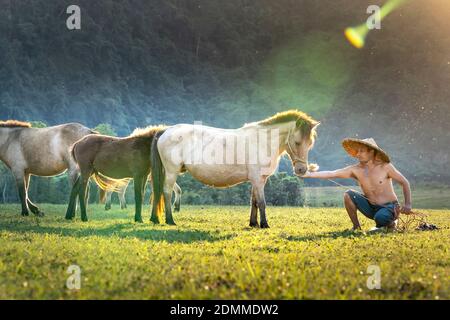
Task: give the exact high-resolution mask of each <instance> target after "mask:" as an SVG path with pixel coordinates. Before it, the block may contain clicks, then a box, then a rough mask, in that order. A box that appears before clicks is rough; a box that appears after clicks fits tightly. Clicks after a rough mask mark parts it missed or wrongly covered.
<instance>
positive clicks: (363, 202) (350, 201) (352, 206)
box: [344, 190, 374, 230]
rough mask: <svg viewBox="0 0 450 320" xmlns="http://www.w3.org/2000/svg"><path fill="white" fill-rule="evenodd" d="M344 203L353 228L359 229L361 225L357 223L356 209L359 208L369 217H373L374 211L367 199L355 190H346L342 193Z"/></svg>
mask: <svg viewBox="0 0 450 320" xmlns="http://www.w3.org/2000/svg"><path fill="white" fill-rule="evenodd" d="M344 204H345V209H346V210H347V213H348V216H349V217H350V220H351V221H352V223H353V229H354V230H356V229H361V225H360V224H359V220H358V216H357V214H356V213H357V210H359V211H360V212H361V213H362V214H364V215H365V216H366V217H367V218H369V219H373V218H374V212H373V210H372V207H371V206H370V204H369V201H368V200H367V199H366V198H364V196H363V195H362V194H360V193H359V192H356V191H354V190H347V191H346V192H345V193H344Z"/></svg>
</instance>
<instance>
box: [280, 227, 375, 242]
mask: <svg viewBox="0 0 450 320" xmlns="http://www.w3.org/2000/svg"><path fill="white" fill-rule="evenodd" d="M371 235H372V234H367V233H363V232H354V231H351V230H343V231H332V232H325V233H320V234H309V235H305V236H288V235H285V236H283V238H284V239H286V240H289V241H314V240H321V239H339V238H361V237H367V236H371Z"/></svg>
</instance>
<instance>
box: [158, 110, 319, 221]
mask: <svg viewBox="0 0 450 320" xmlns="http://www.w3.org/2000/svg"><path fill="white" fill-rule="evenodd" d="M318 125H319V122H317V121H315V120H314V119H312V118H311V117H310V116H308V115H307V114H305V113H303V112H300V111H297V110H289V111H285V112H281V113H278V114H276V115H274V116H272V117H270V118H267V119H265V120H262V121H259V122H254V123H250V124H246V125H244V126H243V127H241V128H239V129H220V128H213V127H206V126H201V125H200V126H199V125H195V124H194V125H190V124H178V125H175V126H172V127H169V128H167V129H166V130H164V131H161V132H158V134H157V135H156V136H155V139H154V140H153V143H152V150H151V165H152V170H151V174H152V181H153V208H152V215H151V221H153V222H154V223H160V217H161V214H162V211H163V207H164V209H165V213H166V223H167V224H175V222H174V220H173V217H172V211H171V206H170V204H171V197H172V190H173V186H174V184H175V183H176V180H177V177H178V175H179V174H180V173H182V172H186V171H187V172H189V173H190V174H191V175H192V176H193V177H194V178H195V179H197V180H199V181H201V182H203V183H205V184H207V185H210V186H214V187H221V188H224V187H231V186H234V185H236V184H239V183H242V182H247V181H250V183H251V185H252V191H251V199H252V200H251V213H250V226H251V227H256V226H258V221H257V211H258V209H259V211H260V227H261V228H268V227H269V224H268V223H267V218H266V212H265V211H266V201H265V197H264V185H265V184H266V181H267V178H268V177H269V176H270V175H272V174H273V173H274V172H275V170H276V169H277V167H278V163H279V160H280V157H281V155H282V154H283V153H284V152H287V153H288V155H289V156H290V158H291V161H292V164H293V167H294V172H295V174H296V175H299V176H301V175H303V174H305V173H306V171H307V170H308V167H309V166H308V152H309V150H310V149H311V148H312V146H313V144H314V140H315V137H316V127H317V126H318ZM268 151H269V153H268Z"/></svg>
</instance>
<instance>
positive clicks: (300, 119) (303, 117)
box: [256, 110, 319, 141]
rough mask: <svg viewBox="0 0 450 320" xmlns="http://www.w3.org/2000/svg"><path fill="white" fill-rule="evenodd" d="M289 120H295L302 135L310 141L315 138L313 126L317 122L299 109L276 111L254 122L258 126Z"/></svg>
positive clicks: (315, 133)
mask: <svg viewBox="0 0 450 320" xmlns="http://www.w3.org/2000/svg"><path fill="white" fill-rule="evenodd" d="M291 121H295V123H296V126H297V127H300V129H301V131H302V134H303V135H305V136H309V137H310V139H311V140H312V141H314V140H315V139H316V136H317V132H316V130H315V126H316V125H317V124H318V123H319V122H318V121H316V120H314V119H313V118H312V117H311V116H309V115H307V114H306V113H304V112H302V111H299V110H287V111H283V112H278V113H277V114H275V115H273V116H271V117H269V118H267V119H264V120H261V121H258V122H256V124H257V125H260V126H270V125H274V124H280V123H286V122H291Z"/></svg>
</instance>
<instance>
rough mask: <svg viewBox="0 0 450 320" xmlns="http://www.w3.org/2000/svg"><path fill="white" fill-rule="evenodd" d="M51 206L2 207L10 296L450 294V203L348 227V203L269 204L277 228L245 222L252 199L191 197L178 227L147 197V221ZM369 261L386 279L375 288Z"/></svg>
mask: <svg viewBox="0 0 450 320" xmlns="http://www.w3.org/2000/svg"><path fill="white" fill-rule="evenodd" d="M42 208H43V209H44V211H45V212H46V216H45V217H43V218H37V217H34V216H29V217H22V216H20V214H19V212H20V211H19V206H18V205H0V299H449V298H450V292H449V288H450V278H449V277H450V266H449V257H450V255H449V253H450V252H449V243H448V239H449V238H450V231H449V227H450V211H445V210H425V211H426V212H427V213H429V214H430V216H429V220H430V222H432V223H435V224H437V225H439V226H440V227H441V229H440V230H438V231H428V232H421V231H412V232H408V233H403V234H402V233H381V234H365V233H352V232H349V231H347V229H348V227H350V226H351V225H350V223H349V221H348V220H347V217H346V214H345V212H344V210H343V209H342V208H292V207H269V208H268V219H269V224H270V226H271V228H270V229H252V228H249V227H247V225H248V219H249V208H248V207H200V206H184V207H182V210H181V212H179V213H176V214H175V221H176V222H177V226H168V225H157V226H155V225H153V224H151V223H150V222H148V212H149V208H148V206H147V207H146V208H145V213H146V215H147V217H146V222H145V223H143V224H136V223H134V222H132V219H133V210H134V209H133V206H132V205H130V206H129V208H128V209H127V210H126V211H121V210H120V209H119V208H118V206H117V205H116V206H114V207H113V209H112V210H111V211H108V212H106V211H104V210H103V207H102V206H100V205H91V206H90V207H89V213H90V215H89V218H90V221H89V222H87V223H83V222H81V221H80V220H79V216H78V213H77V219H76V220H75V221H66V220H65V219H64V210H65V206H62V205H42ZM361 222H362V223H363V228H364V229H369V228H370V227H372V226H373V223H372V221H370V220H367V219H365V218H361ZM70 265H78V266H79V267H80V269H81V288H80V289H79V290H69V289H68V288H67V287H66V281H67V278H68V277H69V276H70V275H69V274H68V273H67V269H68V267H69V266H70ZM369 265H376V266H379V268H380V272H381V289H373V290H370V289H368V287H367V285H366V283H367V279H368V277H369V276H370V274H368V272H367V271H368V267H369Z"/></svg>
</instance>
